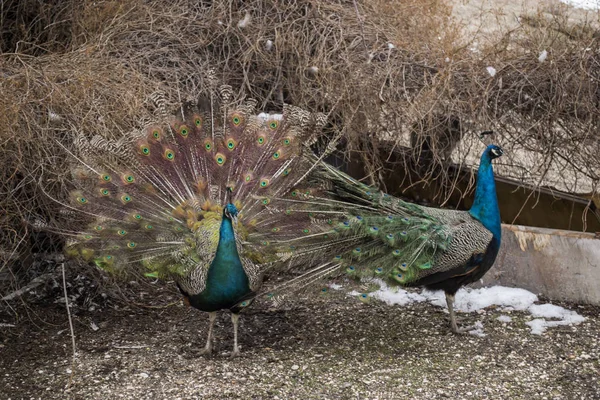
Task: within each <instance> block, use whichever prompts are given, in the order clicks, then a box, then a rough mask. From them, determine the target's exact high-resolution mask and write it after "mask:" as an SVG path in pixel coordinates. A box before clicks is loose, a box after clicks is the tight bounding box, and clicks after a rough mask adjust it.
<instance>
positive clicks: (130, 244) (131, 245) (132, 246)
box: [127, 242, 136, 249]
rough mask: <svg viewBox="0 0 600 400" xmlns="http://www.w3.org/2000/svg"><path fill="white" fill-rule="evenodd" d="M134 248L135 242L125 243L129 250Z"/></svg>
mask: <svg viewBox="0 0 600 400" xmlns="http://www.w3.org/2000/svg"><path fill="white" fill-rule="evenodd" d="M135 246H136V244H135V242H129V243H127V247H129V248H130V249H133V248H134V247H135Z"/></svg>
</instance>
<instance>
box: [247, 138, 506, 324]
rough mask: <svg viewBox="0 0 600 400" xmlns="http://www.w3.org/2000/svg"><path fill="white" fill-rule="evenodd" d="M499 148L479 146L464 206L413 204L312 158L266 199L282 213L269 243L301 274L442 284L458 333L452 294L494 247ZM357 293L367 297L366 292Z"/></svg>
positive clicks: (490, 257)
mask: <svg viewBox="0 0 600 400" xmlns="http://www.w3.org/2000/svg"><path fill="white" fill-rule="evenodd" d="M502 154H503V150H502V148H500V147H499V146H496V145H489V146H487V148H486V149H485V150H484V151H483V154H482V155H481V161H480V165H479V169H478V172H477V186H476V190H475V199H474V203H473V205H472V207H471V209H470V210H468V211H457V210H446V209H438V208H431V207H424V206H420V205H417V204H413V203H410V202H407V201H404V200H401V199H398V198H395V197H393V196H390V195H388V194H385V193H380V192H378V191H377V190H375V189H373V188H371V187H369V186H367V185H365V184H362V183H360V182H358V181H356V180H355V179H353V178H351V177H350V176H348V175H346V174H344V173H343V172H341V171H339V170H337V169H335V168H333V167H331V166H330V165H327V164H326V163H324V162H319V163H318V167H317V168H314V169H313V170H312V171H311V172H310V174H309V175H308V177H307V179H306V180H304V181H303V183H302V185H301V186H299V187H298V188H296V189H295V190H294V191H293V192H292V193H290V194H288V195H286V196H283V197H280V198H278V199H276V200H274V201H273V202H272V204H273V205H274V206H277V207H279V210H280V212H279V214H281V215H286V216H287V218H288V219H287V220H286V219H280V218H279V219H277V220H272V221H270V224H271V225H272V226H274V227H276V228H274V229H280V230H281V232H282V235H280V236H279V237H278V238H277V240H276V241H274V242H273V243H272V244H271V246H275V247H277V254H278V255H279V256H280V257H281V258H282V259H283V260H286V263H287V265H288V267H289V268H294V267H296V268H297V267H299V266H301V268H300V269H304V270H305V271H306V272H304V274H305V275H306V276H308V275H310V274H312V273H314V272H313V271H317V273H318V274H322V275H327V274H331V273H333V272H335V271H339V270H340V269H342V270H345V272H346V273H347V274H348V275H350V276H353V277H358V278H367V279H369V278H373V279H383V280H385V281H387V282H388V283H391V284H396V285H402V286H424V287H426V288H429V289H432V290H443V291H444V292H445V294H446V302H447V305H448V311H449V314H450V328H451V330H452V331H453V332H454V333H464V332H465V331H466V330H468V329H470V328H462V329H461V328H459V327H458V326H457V323H456V317H455V314H454V308H453V304H454V296H455V294H456V292H457V291H458V289H459V288H460V287H462V286H464V285H467V284H469V283H472V282H475V281H477V280H479V279H480V278H481V277H483V275H484V274H485V273H486V272H487V271H488V270H489V269H490V268H491V267H492V265H493V263H494V261H495V259H496V256H497V254H498V250H499V248H500V242H501V220H500V211H499V208H498V200H497V196H496V186H495V182H494V173H493V169H492V160H493V159H495V158H497V157H500V156H501V155H502ZM290 226H295V227H296V229H303V230H304V231H305V232H306V234H305V235H304V236H298V235H296V233H295V232H293V231H292V230H289V229H286V228H288V227H290ZM256 235H260V233H256ZM311 266H313V267H314V269H313V270H310V267H311ZM280 296H281V297H283V296H284V295H282V294H280ZM361 299H363V300H365V301H367V300H368V299H369V295H368V293H363V294H361Z"/></svg>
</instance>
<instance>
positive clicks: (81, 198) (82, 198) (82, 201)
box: [77, 196, 87, 204]
mask: <svg viewBox="0 0 600 400" xmlns="http://www.w3.org/2000/svg"><path fill="white" fill-rule="evenodd" d="M77 201H78V202H79V203H80V204H85V203H87V199H86V198H85V197H83V196H79V197H77Z"/></svg>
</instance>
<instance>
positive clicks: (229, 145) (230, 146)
mask: <svg viewBox="0 0 600 400" xmlns="http://www.w3.org/2000/svg"><path fill="white" fill-rule="evenodd" d="M227 148H228V149H229V150H233V149H235V140H233V139H229V140H227Z"/></svg>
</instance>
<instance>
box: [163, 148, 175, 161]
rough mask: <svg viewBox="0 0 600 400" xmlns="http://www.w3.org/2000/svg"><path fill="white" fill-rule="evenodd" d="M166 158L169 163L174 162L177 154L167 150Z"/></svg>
mask: <svg viewBox="0 0 600 400" xmlns="http://www.w3.org/2000/svg"><path fill="white" fill-rule="evenodd" d="M164 156H165V158H166V159H167V160H169V161H173V160H174V159H175V153H174V152H173V150H169V149H167V150H165V154H164Z"/></svg>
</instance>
